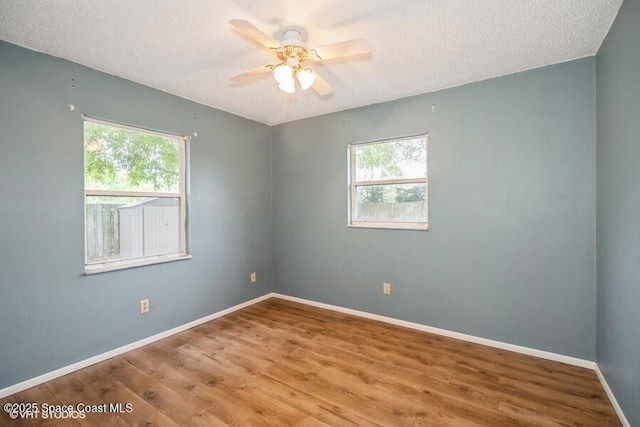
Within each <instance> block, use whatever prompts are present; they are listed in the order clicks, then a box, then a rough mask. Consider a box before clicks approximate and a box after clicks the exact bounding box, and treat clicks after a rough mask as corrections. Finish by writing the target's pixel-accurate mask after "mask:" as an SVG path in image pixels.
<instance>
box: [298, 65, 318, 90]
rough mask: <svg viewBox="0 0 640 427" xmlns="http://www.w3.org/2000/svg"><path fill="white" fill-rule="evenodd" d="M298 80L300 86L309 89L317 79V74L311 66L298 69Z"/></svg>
mask: <svg viewBox="0 0 640 427" xmlns="http://www.w3.org/2000/svg"><path fill="white" fill-rule="evenodd" d="M298 81H299V82H300V87H302V89H303V90H307V89H309V88H310V87H311V85H312V84H313V82H314V81H316V75H315V73H314V72H313V71H311V70H310V69H309V68H306V69H303V70H300V71H298Z"/></svg>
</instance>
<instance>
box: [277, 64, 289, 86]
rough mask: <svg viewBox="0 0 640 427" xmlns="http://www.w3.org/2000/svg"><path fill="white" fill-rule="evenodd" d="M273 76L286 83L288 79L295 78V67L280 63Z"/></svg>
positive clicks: (281, 82)
mask: <svg viewBox="0 0 640 427" xmlns="http://www.w3.org/2000/svg"><path fill="white" fill-rule="evenodd" d="M273 77H275V79H276V81H277V82H278V83H280V84H284V83H285V82H287V81H288V80H291V79H293V68H291V67H290V66H288V65H285V64H281V65H278V66H277V67H276V68H275V69H274V70H273Z"/></svg>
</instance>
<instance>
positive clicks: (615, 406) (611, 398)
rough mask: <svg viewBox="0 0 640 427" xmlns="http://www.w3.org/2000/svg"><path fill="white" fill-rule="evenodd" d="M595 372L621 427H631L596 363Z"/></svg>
mask: <svg viewBox="0 0 640 427" xmlns="http://www.w3.org/2000/svg"><path fill="white" fill-rule="evenodd" d="M595 371H596V375H597V376H598V379H599V380H600V384H602V388H604V392H605V393H607V396H608V397H609V401H611V405H612V406H613V409H615V411H616V414H618V418H620V422H621V423H622V426H623V427H631V424H629V421H628V420H627V417H625V416H624V413H623V412H622V408H621V407H620V405H619V404H618V401H617V400H616V397H615V396H614V395H613V392H612V391H611V388H610V387H609V384H608V383H607V380H606V379H605V378H604V375H603V374H602V371H600V367H599V366H598V364H597V363H596V367H595Z"/></svg>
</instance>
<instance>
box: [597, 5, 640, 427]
mask: <svg viewBox="0 0 640 427" xmlns="http://www.w3.org/2000/svg"><path fill="white" fill-rule="evenodd" d="M639 23H640V1H637V0H626V1H625V2H624V3H623V4H622V7H621V9H620V11H619V13H618V17H617V18H616V20H615V22H614V24H613V26H612V28H611V30H610V32H609V34H608V35H607V38H606V39H605V41H604V43H603V45H602V47H601V48H600V51H599V52H598V55H597V57H596V64H597V66H596V82H597V97H596V99H597V102H596V105H597V117H598V118H597V129H598V132H597V135H598V136H597V140H598V143H597V176H598V191H597V197H598V209H597V218H598V221H597V225H598V233H597V242H598V244H597V252H598V298H597V301H598V326H597V338H598V339H597V361H598V366H599V367H600V369H601V371H602V373H603V375H604V376H605V378H606V379H607V383H608V384H609V386H610V387H611V389H612V391H613V393H614V394H615V396H616V400H617V401H618V403H619V404H620V405H621V407H622V409H623V411H624V413H625V416H626V417H627V419H628V420H629V422H630V423H631V425H634V426H637V425H640V25H639Z"/></svg>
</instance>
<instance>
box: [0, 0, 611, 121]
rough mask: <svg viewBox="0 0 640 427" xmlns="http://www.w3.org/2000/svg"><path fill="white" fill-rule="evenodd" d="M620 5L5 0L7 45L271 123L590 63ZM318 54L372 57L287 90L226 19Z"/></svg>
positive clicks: (334, 65) (591, 1) (1, 26)
mask: <svg viewBox="0 0 640 427" xmlns="http://www.w3.org/2000/svg"><path fill="white" fill-rule="evenodd" d="M621 3H622V0H528V1H525V0H519V1H514V0H403V1H389V0H215V1H214V0H209V1H206V0H134V1H131V0H65V1H57V0H2V1H0V39H2V40H6V41H8V42H10V43H14V44H17V45H20V46H24V47H27V48H30V49H34V50H37V51H41V52H45V53H48V54H51V55H53V56H57V57H60V58H64V59H68V60H70V61H73V62H77V63H79V64H83V65H86V66H89V67H91V68H94V69H96V70H100V71H104V72H106V73H109V74H113V75H116V76H120V77H123V78H126V79H129V80H132V81H134V82H138V83H141V84H144V85H147V86H151V87H153V88H157V89H160V90H162V91H165V92H168V93H171V94H175V95H178V96H180V97H183V98H187V99H191V100H194V101H197V102H199V103H202V104H205V105H209V106H211V107H215V108H218V109H221V110H224V111H228V112H231V113H234V114H237V115H240V116H243V117H247V118H250V119H253V120H256V121H259V122H262V123H266V124H269V125H273V124H277V123H282V122H287V121H291V120H296V119H300V118H304V117H310V116H317V115H321V114H325V113H329V112H334V111H340V110H344V109H348V108H353V107H359V106H363V105H369V104H375V103H379V102H384V101H388V100H392V99H398V98H402V97H405V96H409V95H416V94H420V93H426V92H432V91H435V90H439V89H444V88H447V87H452V86H459V85H462V84H465V83H470V82H474V81H479V80H484V79H488V78H491V77H497V76H501V75H505V74H510V73H514V72H518V71H523V70H527V69H531V68H536V67H541V66H544V65H549V64H554V63H558V62H564V61H568V60H572V59H577V58H581V57H585V56H591V55H594V54H595V53H596V52H597V50H598V48H599V46H600V44H601V43H602V40H603V39H604V37H605V35H606V33H607V31H608V30H609V27H610V26H611V23H612V22H613V19H614V18H615V15H616V13H617V12H618V9H619V8H620V5H621ZM234 18H235V19H244V20H247V21H249V22H251V23H252V24H254V25H255V26H256V27H258V28H259V29H261V30H262V31H263V32H264V33H266V34H268V35H269V36H273V37H275V38H276V39H278V38H279V37H278V32H279V30H281V29H282V28H284V27H287V26H297V27H301V28H302V29H303V30H304V31H305V32H306V33H307V34H308V40H307V43H308V45H309V47H312V48H313V47H318V46H322V45H325V44H330V43H335V42H340V41H344V40H351V39H358V38H366V39H368V40H369V42H370V44H371V48H372V51H373V53H372V54H371V55H368V56H360V57H353V58H352V60H349V61H346V60H333V61H325V62H323V63H322V64H317V65H316V64H314V69H315V70H316V71H317V72H318V73H320V74H321V75H322V76H323V77H324V78H325V80H326V81H327V82H329V83H330V84H331V85H333V87H334V93H333V94H332V95H331V96H328V97H320V96H319V95H317V94H316V93H315V92H313V91H311V90H309V91H305V92H302V91H298V93H296V94H295V95H285V94H284V93H283V92H281V91H280V90H279V89H278V88H277V85H276V82H275V81H274V80H273V78H272V77H270V76H268V75H266V76H263V77H261V78H258V79H256V80H255V81H252V82H250V83H244V84H241V85H238V84H231V83H230V82H229V77H231V76H233V75H236V74H239V73H241V72H244V71H247V70H250V69H253V68H256V67H259V66H261V65H264V64H268V63H273V62H275V61H274V56H273V55H272V54H271V53H270V52H269V51H268V50H267V49H266V48H264V47H262V46H260V45H258V44H257V43H255V42H252V41H249V40H248V39H246V38H244V37H243V36H241V35H239V34H238V33H237V32H235V30H234V29H233V28H232V27H231V26H230V25H229V24H228V21H229V20H230V19H234Z"/></svg>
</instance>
